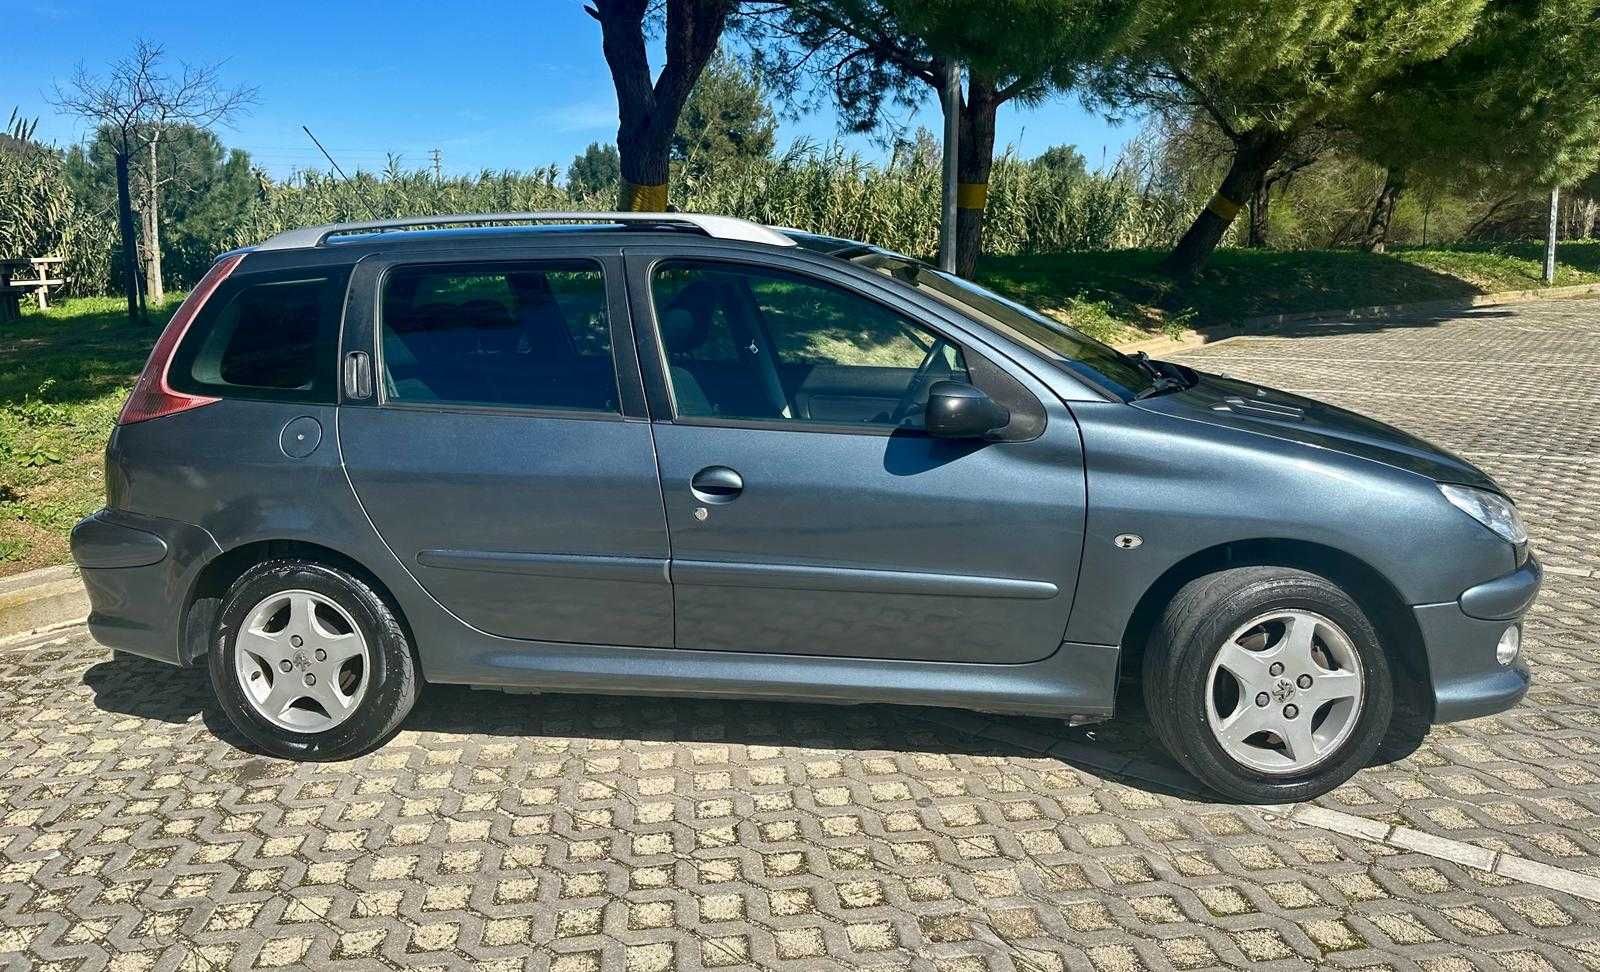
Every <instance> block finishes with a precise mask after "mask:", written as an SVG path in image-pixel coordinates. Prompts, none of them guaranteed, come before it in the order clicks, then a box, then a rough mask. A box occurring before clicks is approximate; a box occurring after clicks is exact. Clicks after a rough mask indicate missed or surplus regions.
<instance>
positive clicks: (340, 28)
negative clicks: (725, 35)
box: [0, 0, 1133, 177]
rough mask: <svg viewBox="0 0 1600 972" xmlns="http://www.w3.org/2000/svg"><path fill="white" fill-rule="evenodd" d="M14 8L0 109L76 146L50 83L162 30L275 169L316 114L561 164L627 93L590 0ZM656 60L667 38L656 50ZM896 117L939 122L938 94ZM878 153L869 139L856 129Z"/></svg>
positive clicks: (294, 161)
mask: <svg viewBox="0 0 1600 972" xmlns="http://www.w3.org/2000/svg"><path fill="white" fill-rule="evenodd" d="M6 6H7V8H8V12H7V15H6V22H7V23H8V24H10V25H12V26H14V27H21V26H22V25H24V24H26V25H28V29H27V30H26V31H25V32H24V33H23V34H19V35H18V36H19V37H22V36H26V38H27V43H16V42H13V43H9V44H7V45H6V54H5V56H4V58H0V115H4V114H8V113H9V112H10V110H11V108H12V107H13V106H15V107H17V108H20V109H21V113H22V114H23V115H24V116H26V117H34V116H38V117H39V118H40V123H39V135H40V137H41V138H43V139H44V140H46V141H53V142H55V143H57V144H60V145H67V144H71V143H74V142H77V141H79V140H81V139H82V137H83V133H84V130H85V128H84V125H83V124H82V123H81V122H79V121H77V120H76V119H72V118H68V117H64V116H61V115H59V114H57V113H56V111H55V109H54V108H52V107H51V105H50V93H51V86H52V83H53V82H55V81H57V80H61V81H65V80H66V79H67V78H68V77H69V76H70V75H71V74H72V72H73V69H74V68H75V66H76V65H77V64H79V63H80V62H81V63H82V64H84V65H85V66H87V67H88V68H90V69H91V70H94V71H103V69H104V68H105V66H106V65H108V64H109V63H111V62H112V61H113V60H115V59H116V58H118V57H120V56H122V55H124V54H126V53H127V51H128V50H129V49H130V48H131V47H132V44H133V41H134V40H135V39H136V38H139V37H144V38H147V39H150V40H154V41H158V42H161V43H162V44H164V45H165V46H166V48H167V50H168V53H169V56H170V57H172V58H182V59H185V60H189V61H192V62H212V61H219V60H221V61H225V62H226V63H225V64H224V67H223V76H224V78H225V79H226V80H228V81H230V82H233V83H246V84H254V85H256V86H257V87H258V88H259V89H260V93H259V101H258V103H257V104H256V106H255V107H254V109H252V110H251V112H250V113H249V114H248V115H246V116H244V117H241V118H240V119H238V120H237V121H236V122H235V123H234V126H233V128H232V129H231V130H229V129H223V130H221V131H220V132H219V134H220V135H221V136H222V139H223V141H224V142H225V143H227V144H229V145H232V146H239V147H242V148H244V149H246V150H248V151H249V152H250V154H251V155H252V156H254V157H255V159H256V160H257V161H258V163H259V164H261V165H263V166H264V167H265V168H266V169H267V170H268V171H269V172H270V173H272V174H273V175H274V176H277V177H283V176H287V175H288V174H289V173H290V172H292V171H293V170H295V169H297V168H299V169H304V168H325V167H326V166H325V165H324V163H323V162H322V159H321V156H320V155H319V154H318V153H317V151H316V148H315V147H314V146H313V145H311V143H310V142H309V141H308V140H307V139H306V137H305V135H304V133H302V132H301V130H300V126H301V125H302V124H305V125H309V126H310V127H311V130H312V131H313V132H315V133H316V135H317V137H318V138H320V139H321V140H322V142H323V144H325V145H327V146H328V148H329V150H330V151H332V152H333V154H334V157H335V158H336V159H338V161H339V163H340V164H341V165H342V166H344V168H345V169H346V170H347V171H348V170H350V169H353V168H355V167H357V166H359V167H363V168H369V169H372V168H379V167H381V166H382V165H383V163H384V158H385V153H386V152H396V153H399V154H400V155H401V156H402V159H403V162H404V164H405V165H406V166H407V167H421V166H423V165H426V164H428V153H429V151H430V150H431V149H434V148H437V149H439V151H440V152H441V153H442V158H443V164H444V168H445V170H446V171H447V172H471V171H476V170H478V169H483V168H490V169H500V168H513V169H524V168H532V167H535V166H541V165H548V164H551V163H555V164H558V165H560V166H561V167H562V169H563V170H564V169H565V167H566V164H567V163H568V162H569V161H570V160H571V158H572V156H573V155H574V154H576V153H577V152H579V151H581V150H582V149H583V147H584V146H585V145H587V144H588V143H590V142H592V141H606V142H609V141H612V140H613V139H614V138H615V136H616V100H615V96H614V95H613V93H612V87H611V79H610V76H609V75H608V74H607V72H606V67H605V62H604V60H603V59H602V58H601V54H600V28H599V25H598V24H596V23H595V22H594V21H593V20H591V19H590V18H589V17H588V15H586V14H585V13H584V12H583V9H582V4H581V3H580V2H579V0H520V2H511V0H482V2H478V3H475V4H470V5H469V4H459V5H457V4H440V3H414V2H400V0H396V2H389V3H382V4H379V3H364V2H345V0H323V2H321V3H306V2H300V0H280V2H275V3H273V4H271V5H270V6H264V7H263V12H260V13H257V12H255V11H254V9H253V8H254V5H252V4H248V3H216V2H209V3H198V2H190V0H168V2H162V3H157V4H127V3H105V2H74V0H11V2H9V3H7V4H6ZM652 58H653V65H652V66H653V67H657V68H659V47H657V49H656V50H654V51H652ZM903 121H904V122H905V123H906V124H907V125H908V127H915V126H916V125H918V124H923V125H927V126H928V127H930V128H932V129H934V130H936V131H937V130H938V128H939V116H938V109H937V105H935V104H934V103H933V100H932V98H931V97H930V98H929V101H928V104H927V105H926V106H925V107H924V108H922V109H921V110H919V111H918V112H916V113H914V114H910V115H907V116H906V117H905V118H904V119H903ZM1132 134H1133V128H1132V126H1123V127H1121V128H1118V127H1116V126H1112V125H1109V124H1107V123H1106V122H1105V121H1104V120H1103V119H1101V118H1099V117H1098V116H1096V115H1094V114H1092V113H1089V112H1086V111H1084V110H1083V109H1082V108H1081V107H1080V106H1079V105H1078V104H1077V103H1076V102H1075V101H1074V100H1070V99H1062V100H1057V101H1054V102H1051V103H1049V104H1046V105H1043V106H1040V107H1038V108H1034V109H1031V110H1030V109H1006V110H1003V111H1002V114H1001V117H1000V121H999V139H998V141H999V143H1000V144H1002V145H1004V144H1014V145H1016V146H1018V148H1019V149H1020V151H1021V152H1022V153H1023V154H1024V155H1029V156H1031V155H1036V154H1038V153H1039V152H1041V151H1043V150H1044V149H1045V148H1047V147H1048V146H1050V145H1053V144H1058V143H1069V144H1073V145H1076V146H1078V149H1079V151H1081V152H1082V153H1083V154H1084V156H1085V157H1086V158H1087V159H1088V160H1089V163H1090V165H1091V166H1097V165H1099V164H1100V163H1101V161H1102V158H1104V159H1106V160H1115V158H1116V156H1117V152H1118V150H1119V149H1120V147H1121V146H1122V144H1123V143H1124V142H1125V141H1126V139H1127V138H1128V137H1130V136H1131V135H1132ZM798 136H808V137H811V138H814V139H818V140H822V141H828V140H831V139H834V138H836V137H838V130H837V119H836V118H835V116H834V114H833V112H832V111H831V109H827V108H824V109H822V110H819V111H816V112H814V113H810V114H808V115H806V116H805V117H802V118H797V119H789V118H785V119H783V121H782V127H781V130H780V138H779V142H780V145H785V144H787V143H788V142H789V141H790V140H791V139H793V138H795V137H798ZM848 141H849V144H851V145H852V147H855V148H858V149H860V150H861V151H863V152H864V153H865V154H868V155H869V156H879V155H881V154H882V153H881V151H880V150H879V149H878V148H877V147H876V146H874V145H873V144H871V143H870V142H869V141H867V140H866V139H861V138H856V139H852V140H848Z"/></svg>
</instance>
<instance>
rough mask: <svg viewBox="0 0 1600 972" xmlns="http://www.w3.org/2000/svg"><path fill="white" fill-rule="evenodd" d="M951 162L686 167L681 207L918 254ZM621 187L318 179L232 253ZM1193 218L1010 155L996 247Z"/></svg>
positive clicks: (926, 249) (676, 192)
mask: <svg viewBox="0 0 1600 972" xmlns="http://www.w3.org/2000/svg"><path fill="white" fill-rule="evenodd" d="M939 191H940V171H939V166H938V163H937V160H933V159H926V158H919V157H917V156H914V155H913V156H910V157H908V158H902V159H897V160H894V161H892V162H890V163H889V164H887V165H881V166H880V165H875V164H872V163H870V162H868V161H866V160H864V159H863V158H862V157H861V156H860V155H858V154H855V153H850V152H845V151H843V150H841V149H839V148H837V147H826V148H815V147H812V146H808V145H802V146H800V147H799V148H797V149H795V150H792V151H790V152H788V153H787V154H785V155H782V156H778V157H775V158H769V159H745V160H738V161H732V162H726V163H724V164H722V165H719V166H717V167H715V168H706V167H700V166H696V167H692V168H688V167H686V168H684V169H682V170H678V171H675V172H674V179H673V183H672V188H671V205H672V206H674V207H675V208H677V209H679V210H681V211H685V212H701V213H720V214H725V215H730V216H740V217H743V218H746V219H752V220H756V221H757V222H762V223H769V224H773V225H778V226H791V227H794V228H796V229H802V230H808V231H811V232H816V233H825V234H827V235H830V236H842V237H846V238H849V239H856V240H862V241H865V242H868V243H875V244H878V245H880V246H885V247H888V248H890V249H895V250H900V251H903V252H906V253H913V254H931V253H933V252H934V251H935V250H936V249H937V247H938V236H939ZM613 202H614V200H613V199H612V196H611V194H610V193H599V194H593V193H591V194H576V195H575V194H572V193H569V192H568V190H567V189H566V187H565V186H563V185H561V184H560V183H559V182H558V181H557V177H556V172H555V170H554V169H541V170H535V171H533V172H522V173H518V172H483V173H480V174H478V175H476V176H471V177H458V178H453V179H445V180H435V179H434V178H433V177H432V175H431V174H429V173H426V172H421V171H417V172H405V171H397V170H393V169H391V170H390V171H388V172H385V173H383V174H382V175H373V174H370V173H360V174H358V175H357V176H356V177H355V178H354V179H353V180H349V181H346V180H340V179H338V178H336V177H332V176H328V175H319V174H314V173H313V174H307V175H304V176H302V177H300V178H299V179H298V180H296V181H295V182H293V183H290V184H283V185H277V186H273V187H270V188H269V189H268V190H267V191H266V193H265V195H264V197H263V198H262V199H261V200H260V202H259V203H258V204H257V205H256V206H255V207H253V208H252V209H251V211H250V212H249V214H248V216H247V218H246V220H245V221H244V223H243V224H242V225H240V226H239V227H238V230H237V232H236V233H235V234H234V238H233V239H232V240H231V241H229V242H230V243H231V244H232V245H238V246H245V245H249V244H251V243H257V242H260V241H261V240H263V239H265V238H266V237H268V236H271V235H272V234H273V233H276V232H280V231H282V230H285V229H291V228H294V227H298V226H310V225H315V224H318V223H330V222H340V221H345V220H358V219H370V218H375V217H376V218H391V217H401V216H425V215H434V214H440V213H473V212H508V211H524V210H540V209H546V210H549V209H562V210H580V211H592V210H604V209H610V208H612V206H613ZM1182 216H1183V214H1181V213H1178V212H1176V210H1175V208H1174V207H1173V206H1171V205H1169V204H1167V203H1166V202H1164V201H1163V200H1161V199H1159V198H1156V197H1153V196H1151V195H1150V194H1148V193H1146V192H1144V191H1143V190H1142V189H1141V187H1140V186H1139V185H1138V184H1137V182H1136V181H1135V180H1134V179H1132V178H1130V177H1128V176H1127V175H1125V174H1124V173H1122V172H1121V171H1119V170H1113V171H1112V172H1110V173H1090V174H1082V173H1078V174H1072V173H1061V172H1058V171H1055V170H1050V169H1047V168H1043V167H1040V166H1037V165H1034V164H1032V163H1030V162H1026V161H1022V160H1020V159H1017V158H1015V157H1014V156H1012V155H1010V154H1007V155H1005V156H1003V157H1002V158H1000V159H999V160H997V162H996V164H995V169H994V174H993V176H992V178H991V182H990V192H989V215H988V219H987V223H986V230H985V241H984V249H985V251H986V252H989V253H995V254H1018V253H1037V252H1047V251H1057V250H1097V249H1111V248H1120V247H1132V246H1147V247H1148V246H1161V245H1164V244H1167V243H1170V242H1171V241H1172V240H1173V239H1175V238H1176V236H1177V233H1178V232H1179V231H1180V230H1181V228H1182V227H1181V225H1180V222H1181V219H1182Z"/></svg>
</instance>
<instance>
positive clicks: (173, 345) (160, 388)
mask: <svg viewBox="0 0 1600 972" xmlns="http://www.w3.org/2000/svg"><path fill="white" fill-rule="evenodd" d="M242 259H244V254H243V253H235V254H232V255H231V256H225V257H223V258H222V259H221V260H218V261H217V262H216V263H213V264H212V265H211V269H210V270H207V271H206V275H205V276H204V277H202V278H200V282H199V283H198V284H196V285H195V288H194V289H193V290H191V291H189V296H188V297H186V298H184V301H183V303H182V304H181V305H180V306H179V307H178V310H177V313H175V314H173V315H172V320H171V321H168V322H167V326H166V329H165V330H163V331H162V332H161V336H160V337H159V338H157V339H156V346H155V347H153V348H151V349H150V358H149V360H147V361H146V362H145V363H144V371H143V372H141V373H140V374H139V381H138V383H137V384H135V385H134V386H133V392H132V393H131V394H129V395H128V401H127V403H126V404H124V405H123V406H122V414H120V415H118V416H117V424H118V425H132V424H133V423H135V422H145V421H148V420H150V419H153V418H160V417H161V416H163V415H173V414H175V413H177V412H186V411H188V410H189V409H191V408H199V407H200V406H202V405H210V404H211V403H212V402H214V401H216V399H215V398H210V397H208V396H205V395H188V394H185V393H183V392H178V391H173V390H172V386H171V385H170V384H168V383H167V368H168V367H169V366H170V365H171V364H172V353H173V352H174V351H176V350H177V349H178V344H179V343H180V342H181V341H182V340H183V336H184V335H185V334H187V333H188V331H189V325H190V324H192V323H194V319H195V316H196V315H198V314H199V313H200V308H202V307H204V306H205V303H206V300H207V299H209V298H210V297H211V295H212V293H214V292H215V291H216V289H217V285H218V284H220V283H222V281H224V280H226V279H227V278H228V274H230V273H232V272H233V268H234V267H236V266H238V265H239V261H240V260H242Z"/></svg>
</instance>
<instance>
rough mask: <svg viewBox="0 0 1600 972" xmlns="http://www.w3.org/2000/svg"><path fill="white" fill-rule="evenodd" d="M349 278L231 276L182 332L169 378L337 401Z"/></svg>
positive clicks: (226, 391)
mask: <svg viewBox="0 0 1600 972" xmlns="http://www.w3.org/2000/svg"><path fill="white" fill-rule="evenodd" d="M345 279H346V273H345V271H343V270H340V271H339V272H338V273H336V274H332V275H327V276H311V275H302V274H290V275H282V274H274V275H273V276H272V277H271V278H269V279H265V280H262V279H255V278H243V279H241V280H239V281H237V282H234V281H230V283H231V284H233V286H232V287H230V292H227V293H224V294H221V295H219V296H220V297H221V299H220V300H218V299H216V298H213V300H212V301H211V302H209V303H208V304H207V307H206V312H204V313H202V315H201V317H200V319H199V320H197V321H196V322H195V325H194V327H192V328H191V329H190V332H189V333H188V334H187V335H186V336H185V338H184V342H183V345H182V346H181V347H180V348H179V349H178V353H177V354H176V355H175V356H174V358H173V361H172V366H171V368H170V370H169V371H168V376H167V378H168V381H169V382H171V384H172V386H173V388H175V389H177V390H178V391H184V392H190V393H193V394H203V395H218V396H221V397H224V398H258V399H268V400H275V401H296V402H306V403H331V402H333V401H334V400H335V397H336V395H335V388H334V376H335V372H336V371H337V369H338V360H337V359H338V355H339V350H338V342H339V316H340V305H341V303H342V301H343V297H344V283H345ZM213 307H215V308H216V310H212V308H213Z"/></svg>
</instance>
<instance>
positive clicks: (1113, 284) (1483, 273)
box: [978, 241, 1600, 340]
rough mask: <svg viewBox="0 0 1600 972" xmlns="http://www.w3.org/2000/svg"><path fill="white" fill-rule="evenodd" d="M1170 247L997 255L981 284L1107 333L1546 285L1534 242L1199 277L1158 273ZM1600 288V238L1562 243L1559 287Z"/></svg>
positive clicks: (1248, 267)
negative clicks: (1180, 280)
mask: <svg viewBox="0 0 1600 972" xmlns="http://www.w3.org/2000/svg"><path fill="white" fill-rule="evenodd" d="M1164 255H1165V252H1164V251H1156V250H1121V251H1113V252H1098V253H1052V254H1044V255H1038V256H1016V257H992V258H989V259H986V260H984V261H983V263H982V264H980V266H979V268H978V279H979V281H980V282H981V283H983V284H984V285H985V286H988V287H992V288H993V289H995V290H998V291H1000V292H1001V293H1004V294H1006V295H1007V296H1009V297H1012V298H1014V299H1016V300H1020V301H1022V302H1024V303H1028V304H1031V305H1032V306H1035V307H1038V308H1040V309H1041V310H1046V311H1049V312H1050V313H1052V314H1053V315H1055V316H1056V317H1058V318H1060V319H1061V320H1064V321H1067V322H1069V323H1071V324H1073V325H1074V326H1077V327H1080V328H1082V329H1083V330H1085V331H1087V332H1088V333H1090V334H1092V335H1094V336H1095V337H1098V338H1101V339H1102V340H1118V339H1129V338H1136V337H1139V336H1142V335H1148V334H1150V333H1159V332H1166V333H1172V332H1176V331H1181V330H1182V329H1184V328H1187V327H1202V326H1214V325H1227V324H1234V323H1237V322H1239V321H1241V320H1245V319H1247V318H1251V317H1260V316H1264V315H1267V314H1292V313H1296V312H1301V311H1321V310H1341V309H1344V308H1347V307H1364V306H1372V305H1376V304H1400V303H1410V302H1413V301H1423V300H1438V299H1445V298H1465V297H1470V296H1473V295H1475V294H1485V293H1494V292H1498V291H1506V290H1531V289H1535V288H1538V287H1540V286H1542V285H1543V280H1542V273H1543V260H1544V247H1543V246H1542V245H1541V244H1538V243H1514V244H1500V245H1494V246H1472V247H1452V248H1450V249H1437V248H1435V249H1423V248H1415V249H1410V248H1408V249H1401V250H1397V251H1395V252H1392V253H1387V254H1373V253H1362V252H1359V251H1353V250H1306V251H1280V250H1242V249H1240V250H1219V251H1218V252H1217V253H1216V255H1215V256H1214V257H1213V258H1212V260H1211V263H1210V265H1209V266H1208V267H1207V268H1206V270H1205V271H1204V272H1203V273H1201V275H1200V276H1199V277H1198V278H1197V279H1196V280H1194V281H1192V282H1190V283H1187V284H1185V285H1182V286H1180V285H1178V284H1177V283H1176V282H1175V281H1173V280H1171V279H1170V278H1168V277H1166V276H1164V275H1162V274H1161V272H1160V271H1159V270H1158V269H1157V267H1158V264H1159V263H1160V261H1161V259H1162V257H1163V256H1164ZM1581 283H1600V241H1585V242H1573V243H1563V244H1562V245H1561V247H1560V250H1559V253H1558V260H1557V271H1556V284H1557V285H1558V286H1562V285H1566V284H1581Z"/></svg>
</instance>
